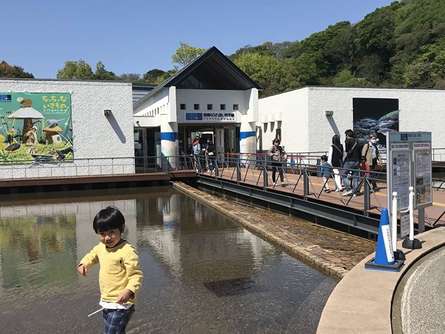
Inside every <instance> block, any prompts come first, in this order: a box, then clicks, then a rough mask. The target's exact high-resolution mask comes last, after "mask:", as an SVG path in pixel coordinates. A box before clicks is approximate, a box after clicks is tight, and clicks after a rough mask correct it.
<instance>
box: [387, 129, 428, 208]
mask: <svg viewBox="0 0 445 334" xmlns="http://www.w3.org/2000/svg"><path fill="white" fill-rule="evenodd" d="M386 138H387V149H388V155H387V157H388V159H387V174H388V175H387V182H388V194H392V193H393V192H397V195H398V205H397V206H398V209H399V210H406V209H408V205H409V187H410V186H412V187H414V191H415V194H416V195H415V200H414V209H417V208H418V207H425V206H428V205H431V204H432V169H431V166H432V163H431V160H432V159H431V158H432V156H431V132H391V133H388V135H387V137H386ZM388 198H390V196H388ZM388 207H390V201H389V200H388Z"/></svg>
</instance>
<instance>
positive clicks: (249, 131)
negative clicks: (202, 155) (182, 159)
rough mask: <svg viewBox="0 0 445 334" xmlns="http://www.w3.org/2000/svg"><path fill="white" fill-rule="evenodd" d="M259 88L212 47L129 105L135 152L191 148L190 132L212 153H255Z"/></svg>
mask: <svg viewBox="0 0 445 334" xmlns="http://www.w3.org/2000/svg"><path fill="white" fill-rule="evenodd" d="M259 88H260V87H259V86H258V85H257V84H256V83H255V82H254V81H252V80H251V79H250V78H249V77H248V76H247V75H246V74H245V73H244V72H242V71H241V70H240V69H239V68H238V67H236V65H234V64H233V63H232V62H231V61H230V59H228V58H227V57H226V56H224V55H223V54H222V53H221V52H220V51H219V50H218V49H217V48H215V47H212V48H210V49H209V50H207V51H206V52H205V53H204V54H203V55H202V56H200V57H199V58H197V59H196V60H195V61H194V62H193V63H191V64H190V65H188V66H186V67H185V68H183V69H182V70H181V71H180V72H179V73H177V74H176V75H175V76H173V77H172V78H170V79H168V80H167V81H165V82H164V83H162V84H161V85H159V86H158V87H156V88H155V89H153V90H152V91H151V92H150V93H148V94H147V95H146V96H144V97H143V98H141V99H140V100H138V101H137V102H136V103H135V105H134V126H135V128H136V138H135V140H136V146H137V147H136V152H137V155H138V156H157V155H160V154H162V156H175V155H178V154H189V153H191V143H192V139H193V137H195V136H196V135H201V138H204V139H206V140H207V139H209V140H211V141H213V142H214V144H215V150H216V153H217V154H219V155H220V156H221V155H222V154H223V153H230V152H241V153H255V152H256V142H255V130H256V121H257V118H258V89H259Z"/></svg>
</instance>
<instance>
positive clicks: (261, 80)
mask: <svg viewBox="0 0 445 334" xmlns="http://www.w3.org/2000/svg"><path fill="white" fill-rule="evenodd" d="M234 61H235V64H236V65H237V66H238V67H239V68H240V69H241V70H243V71H244V72H245V73H246V74H247V75H249V76H250V77H251V78H252V79H253V80H255V81H256V82H257V83H258V84H259V85H260V86H261V87H262V88H263V90H262V91H261V96H262V97H265V96H270V95H273V94H278V93H281V92H284V91H286V90H289V89H292V88H295V83H296V81H295V80H294V78H293V71H292V68H291V66H290V64H289V63H288V62H285V61H279V60H278V59H276V58H275V57H273V56H271V55H267V54H260V53H255V52H245V53H242V54H239V55H238V56H237V57H236V58H235V60H234Z"/></svg>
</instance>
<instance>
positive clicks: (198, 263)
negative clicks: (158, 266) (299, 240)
mask: <svg viewBox="0 0 445 334" xmlns="http://www.w3.org/2000/svg"><path fill="white" fill-rule="evenodd" d="M156 202H157V206H158V210H159V212H162V214H163V219H162V223H163V225H162V226H153V225H152V226H150V227H149V228H141V229H139V233H140V234H141V235H140V236H139V238H140V239H141V240H144V241H145V242H147V243H148V245H149V247H150V248H151V249H152V251H153V252H154V253H155V254H156V255H157V256H158V257H159V258H161V261H162V262H163V263H164V264H167V265H168V266H169V268H170V270H171V271H173V272H174V273H175V274H176V275H184V276H188V277H194V278H199V279H200V280H206V281H209V280H212V279H217V278H218V277H221V276H222V274H224V276H223V277H225V278H227V279H228V278H239V277H248V276H250V275H252V274H253V273H254V272H255V271H256V269H257V268H259V267H260V266H261V265H262V263H263V260H264V257H265V255H266V254H268V253H269V254H270V253H271V252H276V250H275V249H274V248H273V247H272V246H270V245H269V244H268V243H266V242H264V241H263V240H261V239H259V238H257V237H255V236H254V235H252V234H251V233H250V232H248V231H246V230H244V229H243V228H241V227H239V226H237V225H235V224H233V223H230V222H229V221H228V220H227V219H224V218H223V217H222V216H221V215H220V214H218V213H217V212H215V211H214V210H211V209H209V208H207V207H205V206H203V205H201V204H200V203H198V202H196V201H194V200H191V199H189V198H187V197H185V196H183V195H180V194H173V195H171V196H169V197H167V196H163V197H158V199H157V201H156ZM140 225H141V224H140V222H138V226H140Z"/></svg>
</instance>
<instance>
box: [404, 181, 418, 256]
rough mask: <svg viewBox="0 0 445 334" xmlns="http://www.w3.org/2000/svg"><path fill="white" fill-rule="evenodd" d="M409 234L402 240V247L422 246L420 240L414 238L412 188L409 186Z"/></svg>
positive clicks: (416, 247)
mask: <svg viewBox="0 0 445 334" xmlns="http://www.w3.org/2000/svg"><path fill="white" fill-rule="evenodd" d="M408 210H409V236H408V237H407V238H405V240H403V243H402V246H403V248H408V249H419V248H422V244H421V243H420V240H418V239H415V238H414V188H413V187H409V209H408Z"/></svg>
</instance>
